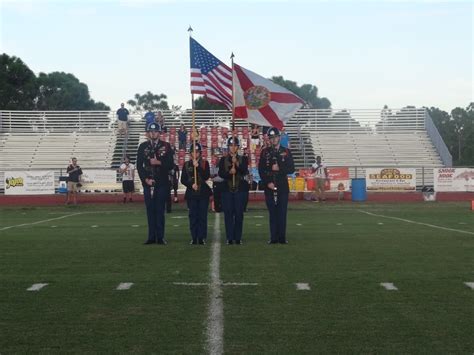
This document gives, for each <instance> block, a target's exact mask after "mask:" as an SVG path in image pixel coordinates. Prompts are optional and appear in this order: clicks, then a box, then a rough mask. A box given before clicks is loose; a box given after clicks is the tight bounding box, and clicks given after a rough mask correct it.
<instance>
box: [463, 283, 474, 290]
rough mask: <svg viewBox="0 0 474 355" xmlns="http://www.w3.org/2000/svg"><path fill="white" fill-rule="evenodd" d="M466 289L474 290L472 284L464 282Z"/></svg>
mask: <svg viewBox="0 0 474 355" xmlns="http://www.w3.org/2000/svg"><path fill="white" fill-rule="evenodd" d="M464 284H465V285H466V286H467V287H469V288H470V289H473V290H474V282H465V283H464Z"/></svg>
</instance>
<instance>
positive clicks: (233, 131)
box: [227, 52, 237, 189]
mask: <svg viewBox="0 0 474 355" xmlns="http://www.w3.org/2000/svg"><path fill="white" fill-rule="evenodd" d="M230 60H231V63H232V142H234V144H235V101H234V97H235V95H234V52H232V54H231V55H230ZM227 148H229V147H227ZM236 155H237V154H236ZM232 166H233V168H234V169H235V164H234V163H233V164H232ZM232 187H233V188H234V189H235V174H233V175H232Z"/></svg>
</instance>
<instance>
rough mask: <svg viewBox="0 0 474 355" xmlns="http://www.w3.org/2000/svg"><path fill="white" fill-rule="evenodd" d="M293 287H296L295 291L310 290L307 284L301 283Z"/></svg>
mask: <svg viewBox="0 0 474 355" xmlns="http://www.w3.org/2000/svg"><path fill="white" fill-rule="evenodd" d="M295 285H296V289H297V290H298V291H310V290H311V287H309V284H308V283H304V282H301V283H296V284H295Z"/></svg>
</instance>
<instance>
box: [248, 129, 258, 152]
mask: <svg viewBox="0 0 474 355" xmlns="http://www.w3.org/2000/svg"><path fill="white" fill-rule="evenodd" d="M259 146H260V126H259V125H257V124H254V125H252V128H251V131H250V150H251V151H252V153H253V152H255V149H256V148H257V147H259Z"/></svg>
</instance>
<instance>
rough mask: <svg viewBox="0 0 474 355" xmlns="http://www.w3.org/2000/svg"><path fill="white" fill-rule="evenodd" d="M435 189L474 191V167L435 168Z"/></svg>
mask: <svg viewBox="0 0 474 355" xmlns="http://www.w3.org/2000/svg"><path fill="white" fill-rule="evenodd" d="M433 178H434V189H435V191H441V192H443V191H460V192H474V169H472V168H440V169H434V171H433Z"/></svg>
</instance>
